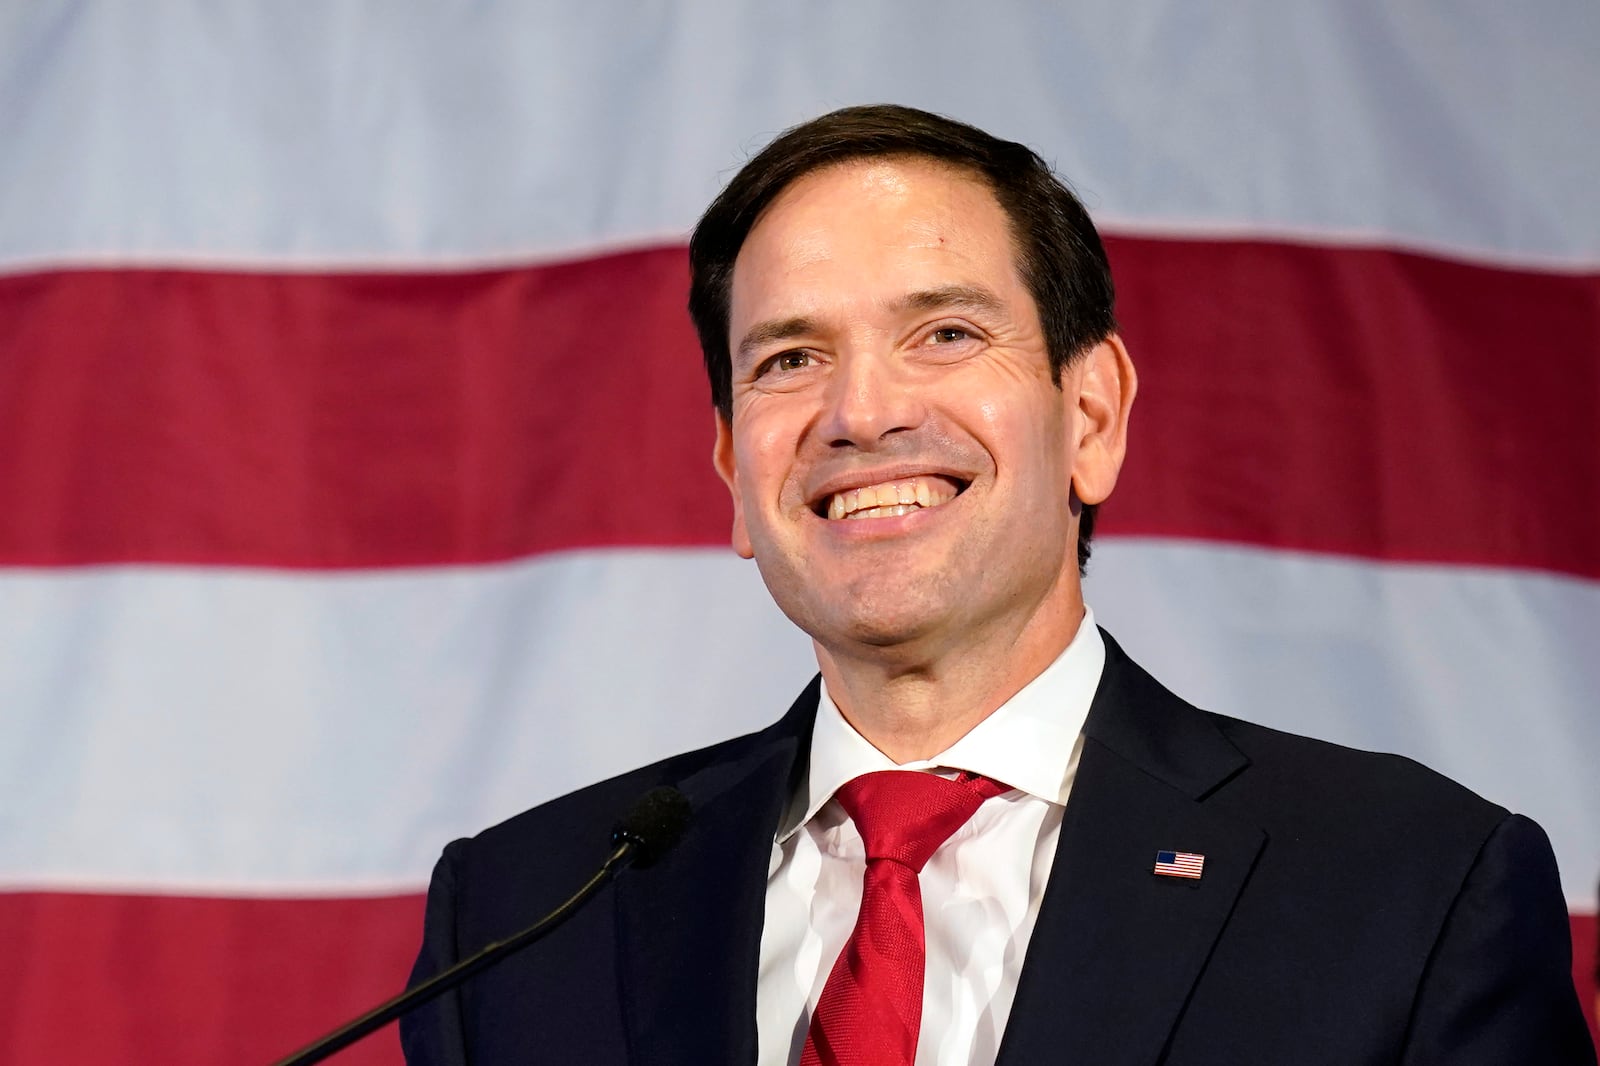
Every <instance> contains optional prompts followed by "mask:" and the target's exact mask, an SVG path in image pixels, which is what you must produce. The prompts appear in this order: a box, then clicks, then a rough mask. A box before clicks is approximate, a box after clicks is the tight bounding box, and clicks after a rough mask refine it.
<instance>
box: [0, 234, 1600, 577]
mask: <svg viewBox="0 0 1600 1066" xmlns="http://www.w3.org/2000/svg"><path fill="white" fill-rule="evenodd" d="M1111 254H1112V257H1113V260H1114V263H1115V267H1116V271H1117V277H1118V283H1119V286H1120V289H1121V299H1120V301H1119V304H1120V307H1121V308H1122V315H1123V319H1124V322H1125V326H1126V333H1127V336H1128V338H1129V342H1130V345H1131V347H1132V349H1133V351H1134V355H1135V358H1136V360H1137V361H1138V363H1139V366H1140V368H1141V371H1142V376H1143V392H1142V393H1141V396H1140V400H1139V405H1138V408H1137V409H1136V412H1135V425H1134V433H1133V441H1132V445H1131V449H1130V455H1129V462H1128V468H1127V471H1126V474H1125V476H1124V478H1123V481H1122V484H1121V486H1120V488H1119V490H1118V493H1117V495H1116V497H1115V498H1114V499H1113V500H1112V502H1111V503H1110V504H1109V505H1108V506H1107V508H1106V510H1105V514H1104V519H1103V525H1102V529H1103V531H1104V532H1105V533H1107V534H1113V535H1115V534H1134V535H1152V536H1175V537H1190V538H1203V539H1213V540H1220V541H1229V542H1238V543H1245V544H1258V545H1266V546H1273V547H1284V548H1293V549H1304V550H1310V551H1319V552H1333V553H1340V554H1350V555H1358V556H1367V557H1374V558H1382V559H1398V560H1418V561H1435V562H1459V563H1473V564H1487V565H1498V566H1511V567H1532V568H1540V569H1547V570H1555V571H1564V572H1567V573H1572V574H1579V575H1584V576H1588V577H1600V492H1597V491H1596V486H1597V485H1600V358H1597V355H1600V277H1594V276H1570V275H1555V274H1541V273H1532V272H1524V271H1513V270H1507V269H1494V268H1488V267H1481V266H1468V265H1463V264H1459V263H1452V262H1446V261H1442V260H1438V259H1430V258H1427V257H1423V256H1417V255H1410V254H1404V253H1398V252H1390V251H1380V250H1361V249H1335V248H1326V247H1307V246H1297V245H1285V244H1267V243H1259V242H1217V241H1210V242H1183V241H1157V240H1148V239H1129V238H1121V239H1116V240H1113V241H1112V242H1111ZM684 289H685V266H684V256H683V252H682V250H681V249H678V248H668V249H657V250H651V251H643V252H635V253H629V254H624V255H616V256H610V257H605V258H600V259H592V260H585V261H578V262H571V263H564V264H559V265H554V266H544V267H535V268H526V269H517V270H496V271H483V272H474V273H458V274H410V275H262V274H241V273H202V272H185V271H162V270H147V271H135V270H126V271H67V272H56V273H47V274H38V275H26V276H16V277H10V278H5V279H0V352H3V353H5V354H4V357H3V358H0V564H6V563H9V564H19V565H46V566H48V565H72V564H84V563H99V562H124V561H145V562H174V563H191V564H241V565H268V566H286V567H361V566H389V565H405V564H441V563H454V562H483V561H491V560H499V559H507V558H513V557H519V556H525V555H529V554H533V553H538V552H546V551H553V550H560V549H565V548H577V547H588V546H607V545H641V546H644V545H691V544H694V545H698V544H721V543H725V540H726V531H727V526H728V517H729V510H728V505H727V502H726V500H725V498H724V493H723V490H722V488H721V486H720V485H719V484H718V483H717V482H716V481H715V480H714V479H713V478H712V476H711V474H710V471H709V467H708V463H707V454H708V452H709V448H710V439H711V430H710V420H711V415H710V411H709V407H708V398H707V397H708V393H707V389H706V385H705V383H704V381H703V380H702V378H701V373H700V370H699V355H698V351H697V349H696V347H695V343H694V339H693V334H692V331H691V329H690V327H689V323H688V321H687V316H686V314H685V312H684V311H683V309H682V307H683V299H684Z"/></svg>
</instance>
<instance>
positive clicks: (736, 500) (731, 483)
mask: <svg viewBox="0 0 1600 1066" xmlns="http://www.w3.org/2000/svg"><path fill="white" fill-rule="evenodd" d="M713 417H714V418H715V419H716V423H717V439H716V442H715V443H714V444H712V445H711V465H712V466H714V467H715V468H716V470H717V476H718V477H720V478H721V479H722V483H723V484H724V485H726V486H728V494H729V495H730V496H732V497H733V550H734V551H736V552H738V553H739V554H740V556H742V557H743V558H746V559H754V558H755V554H756V553H755V549H754V548H752V547H751V546H750V532H749V530H747V529H746V528H745V524H744V499H743V496H742V494H741V493H740V492H739V467H738V463H737V462H736V461H735V460H734V457H733V427H732V426H731V425H729V424H728V420H727V419H726V418H724V417H722V412H721V411H718V412H716V413H715V415H714V416H713Z"/></svg>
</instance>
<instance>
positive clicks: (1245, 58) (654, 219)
mask: <svg viewBox="0 0 1600 1066" xmlns="http://www.w3.org/2000/svg"><path fill="white" fill-rule="evenodd" d="M975 11H976V9H974V8H973V7H972V5H970V4H967V3H961V2H958V0H937V2H930V3H925V4H920V5H908V4H905V3H889V2H876V3H857V4H849V5H836V6H833V7H831V8H827V9H822V10H819V9H817V8H816V7H815V6H808V7H807V8H805V9H804V10H800V9H796V8H793V7H792V6H787V5H755V4H749V5H746V4H740V5H735V4H732V3H706V4H693V5H687V4H686V5H649V6H645V5H636V4H630V5H622V6H618V5H611V4H565V5H545V4H540V5H533V4H519V3H514V2H509V0H508V2H502V3H481V4H473V5H460V4H410V5H401V6H396V5H392V4H381V3H373V2H366V3H362V2H359V0H342V2H340V0H334V2H329V3H323V4H316V5H304V4H295V5H281V4H263V3H258V2H255V0H205V2H201V0H190V2H188V3H181V2H178V0H174V2H172V3H168V4H161V5H149V4H139V5H132V4H125V3H120V2H118V0H87V2H80V3H69V2H67V0H36V2H30V3H28V4H14V5H8V6H7V7H6V9H5V10H4V12H3V13H0V85H4V86H5V91H4V92H3V93H0V131H3V134H4V144H5V150H4V151H3V152H0V188H4V189H5V190H6V195H5V197H3V198H0V263H5V264H10V265H11V269H18V268H20V266H22V265H34V266H37V265H40V264H44V263H56V264H59V263H66V262H76V261H84V262H105V261H108V260H111V261H118V262H126V261H135V262H142V261H149V262H185V261H196V260H217V261H222V262H229V263H236V264H239V265H244V266H250V265H254V266H269V265H275V264H286V265H290V266H293V267H297V268H303V267H305V266H306V265H307V264H314V263H322V264H326V265H330V266H353V265H359V264H371V265H377V266H380V267H392V266H393V265H395V264H397V263H401V262H413V263H416V264H425V263H428V262H433V261H440V262H445V263H451V264H460V263H466V262H504V261H507V260H514V259H517V258H520V257H523V256H535V257H547V256H549V255H550V254H553V253H564V252H567V251H570V250H574V249H584V248H596V247H612V246H615V245H616V244H618V243H619V242H621V243H623V244H629V245H631V244H635V243H639V242H649V241H654V240H656V239H659V238H673V237H677V236H680V235H681V234H682V233H683V232H685V231H686V230H687V228H688V227H689V225H690V224H691V223H692V222H693V220H694V218H695V217H696V215H697V213H698V212H699V210H700V209H701V208H702V207H703V206H704V205H705V203H706V202H707V200H708V199H709V198H710V196H711V195H712V193H714V192H715V190H716V188H717V186H718V185H719V183H720V182H721V181H722V180H725V179H726V177H727V176H728V174H729V173H731V171H732V169H733V168H734V167H736V166H737V165H738V163H739V162H740V161H741V160H742V159H743V158H744V157H745V156H746V155H747V154H748V152H749V151H750V150H752V149H754V148H755V147H757V146H759V144H761V143H762V142H763V141H764V140H765V139H766V138H767V137H769V136H770V135H771V134H772V133H773V132H775V131H777V130H778V129H781V128H782V127H784V126H786V125H789V124H791V123H793V122H796V121H799V120H801V119H804V118H806V117H809V116H811V115H813V114H816V113H818V112H820V111H823V110H826V109H828V108H830V107H834V106H838V105H840V104H845V103H858V102H868V101H875V100H885V99H891V100H896V101H900V102H905V103H910V104H915V105H919V106H924V107H929V108H932V109H935V110H940V111H944V112H947V113H951V114H954V115H956V116H957V117H960V118H964V119H967V120H970V121H974V122H976V123H978V124H980V125H983V126H986V127H988V128H990V129H992V130H994V131H995V132H997V133H1001V134H1003V135H1006V136H1010V137H1014V138H1017V139H1021V140H1024V141H1026V142H1028V143H1030V144H1033V145H1035V146H1036V147H1038V148H1039V149H1040V150H1041V151H1042V152H1043V153H1044V154H1046V155H1047V156H1048V157H1050V158H1052V159H1053V160H1054V161H1055V162H1056V163H1057V164H1058V166H1059V168H1060V169H1061V170H1062V172H1063V173H1064V174H1066V175H1067V176H1068V177H1069V178H1071V179H1072V180H1073V181H1074V183H1075V184H1076V185H1077V186H1078V187H1079V188H1080V189H1081V190H1082V191H1083V193H1084V194H1085V196H1086V198H1087V200H1088V202H1089V203H1090V205H1091V207H1092V208H1093V209H1094V210H1095V211H1096V212H1097V213H1098V214H1099V216H1100V217H1101V218H1102V219H1103V220H1104V221H1105V222H1106V223H1107V224H1108V225H1109V226H1110V227H1111V228H1128V229H1139V230H1144V231H1150V230H1155V231H1164V230H1175V231H1185V232H1195V231H1202V232H1212V233H1222V234H1230V235H1236V236H1238V235H1251V234H1265V235H1283V234H1288V235H1298V236H1299V237H1301V238H1302V239H1322V236H1321V235H1326V236H1328V237H1329V239H1340V235H1344V239H1346V240H1362V241H1365V240H1368V239H1374V240H1378V241H1379V242H1380V243H1385V244H1389V243H1394V244H1398V245H1400V246H1403V247H1416V248H1421V249H1437V250H1445V251H1453V252H1454V253H1456V254H1460V255H1462V256H1466V257H1472V258H1482V259H1488V260H1490V261H1505V262H1510V263H1515V264H1520V265H1548V266H1551V267H1554V268H1559V269H1582V268H1587V269H1593V268H1595V267H1596V266H1597V265H1600V208H1597V206H1596V199H1595V197H1594V195H1593V186H1594V176H1595V175H1596V174H1600V138H1597V137H1595V136H1594V131H1595V129H1596V128H1600V64H1596V63H1595V62H1594V57H1595V56H1596V55H1600V8H1597V7H1596V6H1595V5H1594V4H1592V3H1589V2H1585V0H1548V2H1546V3H1543V4H1541V5H1540V6H1539V11H1538V14H1537V17H1530V15H1529V13H1528V12H1527V11H1525V10H1523V9H1522V8H1519V7H1517V6H1515V5H1506V4H1502V3H1498V2H1496V0H1462V2H1459V3H1454V4H1450V5H1443V6H1432V7H1430V6H1428V5H1393V4H1384V3H1381V2H1378V0H1368V2H1364V3H1351V2H1349V0H1320V2H1308V3H1295V4H1281V3H1277V2H1273V0H1254V2H1246V3H1236V4H1233V5H1230V6H1229V7H1228V8H1227V9H1226V11H1223V12H1218V11H1207V12H1206V13H1205V14H1200V13H1198V12H1196V11H1195V10H1194V9H1193V8H1192V6H1190V5H1187V4H1183V3H1179V2H1176V0H1129V2H1127V3H1122V4H1115V5H1067V6H1059V7H1057V8H1055V9H1052V8H1050V7H1047V6H1043V5H1037V4H1033V3H1028V2H1024V0H1010V2H1008V3H994V4H989V5H985V6H984V8H983V10H982V14H981V16H980V15H978V14H976V13H975ZM979 20H981V26H979V25H976V24H975V23H977V22H978V21H979Z"/></svg>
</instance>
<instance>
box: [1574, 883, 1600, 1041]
mask: <svg viewBox="0 0 1600 1066" xmlns="http://www.w3.org/2000/svg"><path fill="white" fill-rule="evenodd" d="M1571 917H1572V983H1573V985H1574V986H1575V987H1576V988H1577V990H1578V1002H1580V1003H1582V1004H1583V1013H1584V1016H1585V1017H1587V1018H1588V1019H1589V1035H1590V1037H1592V1038H1593V1039H1594V1042H1595V1046H1597V1047H1600V1024H1597V1022H1596V1020H1595V1013H1596V1011H1595V1008H1596V1001H1595V996H1596V989H1597V987H1600V985H1597V982H1596V980H1595V971H1596V970H1597V969H1600V943H1597V937H1596V930H1595V916H1594V915H1592V914H1574V915H1572V916H1571Z"/></svg>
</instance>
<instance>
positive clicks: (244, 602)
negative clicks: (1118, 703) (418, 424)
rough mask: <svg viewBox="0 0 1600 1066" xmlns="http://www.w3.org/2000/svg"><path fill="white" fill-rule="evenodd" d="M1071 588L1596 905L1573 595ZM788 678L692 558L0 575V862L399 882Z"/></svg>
mask: <svg viewBox="0 0 1600 1066" xmlns="http://www.w3.org/2000/svg"><path fill="white" fill-rule="evenodd" d="M1089 595H1090V597H1091V599H1092V600H1093V602H1094V605H1095V609H1096V612H1097V613H1098V615H1099V617H1100V618H1101V619H1102V620H1103V621H1104V622H1105V624H1106V625H1107V626H1108V627H1109V628H1110V629H1111V630H1112V631H1113V632H1114V633H1116V634H1117V636H1118V638H1119V639H1120V640H1121V641H1122V642H1123V643H1124V644H1125V645H1126V646H1127V647H1128V649H1129V651H1130V652H1131V653H1132V654H1133V655H1134V656H1135V657H1136V658H1138V659H1139V660H1140V661H1141V662H1143V663H1144V665H1146V666H1147V667H1149V668H1150V669H1151V670H1152V671H1153V672H1154V673H1155V674H1156V675H1157V676H1158V677H1160V678H1162V679H1163V680H1164V681H1166V682H1167V683H1168V684H1169V685H1170V686H1171V687H1172V688H1174V689H1175V690H1176V691H1178V692H1179V693H1181V694H1183V695H1184V696H1186V697H1188V698H1189V699H1191V700H1192V701H1193V702H1196V703H1198V704H1200V705H1201V706H1207V707H1210V708H1212V709H1216V710H1220V711H1223V712H1225V713H1229V714H1233V715H1236V716H1239V717H1243V718H1249V719H1253V720H1255V721H1260V722H1263V723H1266V724H1269V725H1275V726H1279V727H1282V728H1286V729H1291V730H1294V731H1296V732H1302V733H1308V734H1312V735H1316V736H1321V737H1324V738H1327V739H1330V740H1336V741H1341V742H1344V743H1349V744H1354V745H1356V746H1359V747H1367V748H1374V749H1378V750H1387V751H1397V752H1401V753H1403V754H1407V755H1411V756H1413V757H1415V758H1418V759H1420V760H1422V761H1424V762H1426V763H1428V764H1430V765H1432V766H1434V767H1435V768H1436V769H1439V770H1441V771H1442V772H1444V773H1447V774H1449V775H1450V776H1452V777H1455V778H1457V779H1458V780H1460V781H1462V782H1463V783H1465V784H1467V785H1468V786H1470V787H1472V788H1474V789H1476V790H1478V791H1479V792H1481V793H1483V794H1484V795H1486V796H1488V797H1490V798H1492V799H1494V800H1496V801H1497V802H1501V803H1504V804H1506V805H1508V806H1510V807H1512V808H1514V809H1518V810H1521V811H1523V812H1525V813H1527V814H1529V815H1531V816H1532V817H1534V818H1536V819H1537V820H1538V821H1540V823H1541V824H1543V825H1544V827H1545V828H1546V830H1547V831H1549V832H1550V834H1551V837H1552V839H1553V840H1554V842H1555V844H1556V848H1557V852H1558V854H1559V855H1560V857H1561V859H1562V862H1563V872H1564V874H1565V878H1566V886H1567V892H1568V894H1569V897H1570V899H1571V900H1572V901H1573V903H1574V904H1575V905H1577V906H1580V907H1582V908H1583V909H1585V910H1592V909H1593V907H1594V897H1593V887H1594V883H1595V874H1596V863H1595V860H1596V853H1595V849H1594V846H1593V844H1594V841H1595V840H1597V839H1600V802H1596V800H1597V797H1596V786H1595V783H1594V782H1595V775H1594V772H1593V763H1594V759H1595V756H1596V753H1597V752H1600V717H1597V716H1596V715H1595V714H1594V707H1593V701H1594V694H1595V693H1596V692H1597V691H1600V659H1597V658H1596V657H1595V656H1594V654H1593V647H1592V640H1593V634H1594V633H1595V632H1596V631H1597V629H1600V586H1597V585H1595V584H1593V583H1585V582H1581V581H1575V580H1569V579H1562V578H1556V577H1545V576H1539V575H1532V574H1527V573H1514V574H1513V573H1495V572H1483V571H1473V570H1467V569H1455V568H1444V567H1433V568H1429V567H1401V566H1377V565H1371V564H1367V563H1360V562H1350V561H1339V560H1330V559H1322V558H1312V557H1304V556H1297V555H1294V554H1289V553H1280V552H1270V551H1258V550H1251V549H1243V548H1225V547H1217V546H1195V545H1186V544H1175V543H1162V542H1145V541H1117V540H1107V541H1106V542H1105V543H1103V544H1101V545H1100V546H1099V547H1098V548H1097V550H1096V553H1095V566H1094V573H1093V575H1092V576H1091V579H1090V582H1089ZM812 670H813V664H812V661H811V658H810V651H809V646H808V644H807V642H806V640H805V639H804V638H803V637H801V636H800V635H799V634H798V633H797V632H796V631H794V630H793V629H792V628H791V627H790V626H789V623H788V622H787V621H786V620H785V619H783V617H782V616H781V615H779V614H778V612H777V611H776V609H775V608H773V607H772V605H771V604H770V603H769V602H768V600H767V598H766V594H765V591H764V590H763V589H762V588H761V587H760V584H759V581H758V579H757V577H756V575H755V571H754V568H753V567H752V566H750V565H749V564H745V563H742V562H740V561H739V560H736V559H734V558H733V557H732V556H731V555H729V554H728V553H725V552H722V551H717V550H711V549H707V550H698V551H666V550H661V551H643V550H641V551H617V552H596V553H575V554H568V555H559V556H551V557H545V558H542V559H538V560H534V561H531V562H523V563H517V564H508V565H500V566H486V567H477V568H462V569H441V570H437V571H427V570H423V571H409V572H406V571H400V572H396V571H387V572H377V573H363V574H331V575H330V574H321V575H306V574H282V573H271V572H246V571H224V570H188V569H178V568H155V567H137V568H120V567H119V568H99V569H88V570H72V571H56V572H48V571H34V572H26V571H17V570H12V571H0V706H3V707H4V708H5V709H6V710H5V714H4V715H3V716H0V812H4V813H0V884H4V885H9V886H45V887H49V886H55V887H67V888H79V889H95V888H98V889H111V888H121V889H137V890H142V891H168V892H196V891H198V892H225V893H242V894H260V893H266V894H275V893H291V894H293V893H330V894H360V893H367V892H386V891H398V890H405V889H416V888H419V887H420V886H421V885H422V884H423V883H424V881H425V878H426V876H427V872H428V870H429V867H430V865H431V863H432V861H433V859H434V857H435V856H436V855H437V852H438V849H439V848H440V847H441V846H442V845H443V843H444V842H445V841H447V840H448V839H450V838H452V837H454V836H456V835H460V834H463V833H469V832H473V831H476V830H477V829H479V828H482V827H484V826H486V825H488V824H490V823H492V822H494V821H497V820H499V819H501V818H504V817H506V816H508V815H510V814H512V813H514V812H515V811H517V810H520V809H521V808H523V807H526V806H529V805H531V804H533V803H535V802H537V801H539V800H542V799H545V798H549V797H551V796H554V795H557V794H559V793H561V792H564V791H567V790H569V789H571V788H575V787H578V786H579V785H582V784H584V783H587V782H589V781H592V780H596V779H598V778H600V777H603V776H605V775H608V774H611V773H614V772H618V771H621V770H623V769H626V768H628V767H630V766H633V765H636V764H639V763H642V762H645V761H648V760H650V759H652V758H655V757H657V756H660V755H665V754H668V753H670V752H673V751H679V750H683V749H686V748H690V747H695V746H698V745H701V744H704V743H708V742H711V741H713V740H716V739H719V738H721V737H725V736H732V735H734V734H736V733H739V732H744V731H748V730H750V729H754V728H758V727H760V726H762V725H764V724H766V723H767V722H768V721H770V720H772V719H775V718H776V717H777V715H778V714H780V713H781V712H782V711H783V710H784V709H785V708H786V707H787V706H788V703H789V701H790V700H791V699H792V698H793V696H794V694H795V693H796V692H797V691H798V690H799V688H800V687H801V685H802V684H803V683H804V681H805V679H806V678H807V677H808V676H809V675H810V673H811V672H812Z"/></svg>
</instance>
